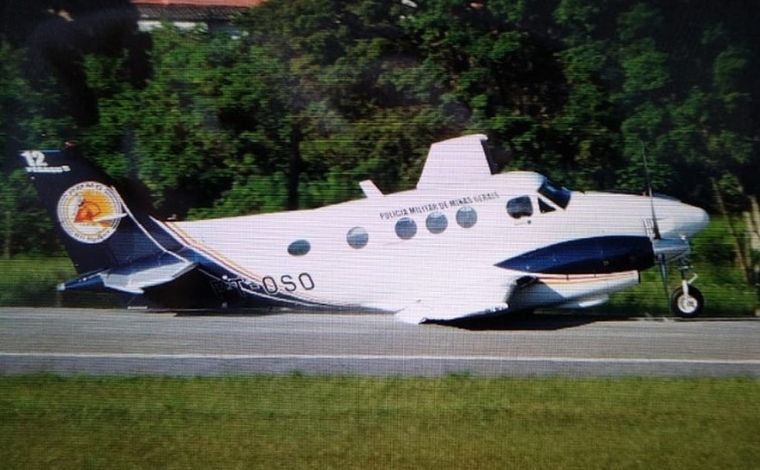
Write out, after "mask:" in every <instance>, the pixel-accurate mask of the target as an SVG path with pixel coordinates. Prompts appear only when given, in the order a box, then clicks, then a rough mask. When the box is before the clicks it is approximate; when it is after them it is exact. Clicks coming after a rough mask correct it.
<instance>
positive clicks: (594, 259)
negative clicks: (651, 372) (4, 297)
mask: <svg viewBox="0 0 760 470" xmlns="http://www.w3.org/2000/svg"><path fill="white" fill-rule="evenodd" d="M486 142H487V137H486V136H485V135H482V134H474V135H465V136H462V137H457V138H453V139H449V140H444V141H441V142H437V143H434V144H432V145H431V147H430V150H429V152H428V155H427V158H426V161H425V164H424V167H423V170H422V174H421V176H420V178H419V181H418V183H417V186H416V188H415V189H412V190H408V191H402V192H398V193H393V194H384V193H382V192H381V191H380V189H379V188H378V187H377V186H376V185H375V184H374V183H372V181H370V180H366V181H362V182H361V183H360V187H361V189H362V191H363V195H364V197H363V198H361V199H357V200H352V201H348V202H343V203H339V204H335V205H331V206H325V207H321V208H317V209H308V210H296V211H288V212H279V213H270V214H257V215H246V216H238V217H227V218H216V219H207V220H188V221H167V220H164V221H162V220H158V219H156V218H154V217H153V216H151V215H150V213H149V210H148V209H147V208H146V207H143V205H141V204H139V203H138V202H137V201H136V200H135V199H134V198H132V197H131V196H130V195H129V194H127V193H126V192H125V191H122V190H120V189H118V188H117V187H116V186H115V185H114V184H113V183H112V181H111V180H110V179H109V178H108V177H107V176H106V174H105V173H104V172H102V171H101V170H99V169H98V168H96V167H95V166H94V165H92V164H91V163H89V162H88V161H87V160H86V159H84V158H82V157H81V156H79V155H78V153H79V152H78V150H77V149H76V148H66V149H64V150H45V151H39V150H27V151H24V152H22V154H21V156H22V158H23V161H24V163H25V166H26V172H27V174H28V176H29V177H30V178H31V180H32V183H33V185H34V186H35V187H36V189H37V191H38V193H39V195H40V198H41V200H42V202H43V204H44V206H45V208H46V210H47V212H48V213H49V214H50V216H51V218H52V219H53V221H54V222H55V224H54V225H55V227H56V230H57V232H58V235H59V237H60V238H61V240H62V241H63V244H64V246H65V248H66V250H67V251H68V254H69V255H70V257H71V259H72V262H73V264H74V266H75V268H76V270H77V273H78V277H76V278H75V279H72V280H69V281H67V282H64V283H62V284H60V285H59V286H58V289H59V290H62V291H96V292H97V291H106V292H116V293H121V294H125V295H127V296H130V298H131V299H132V302H133V303H132V304H131V305H133V306H134V305H143V306H151V307H152V308H155V307H156V306H158V307H163V308H166V309H217V308H219V309H224V308H233V307H257V306H270V307H271V306H279V307H295V308H298V309H304V308H309V309H310V308H314V309H330V310H339V311H346V310H350V311H359V312H364V311H367V312H370V311H371V312H378V311H382V312H390V313H393V314H395V316H396V318H398V319H399V320H401V321H404V322H408V323H423V322H425V321H436V322H437V321H441V322H446V321H451V320H460V319H464V318H470V317H479V316H490V315H503V314H509V313H511V312H518V311H532V310H534V309H536V308H541V307H556V308H570V309H576V308H587V307H592V306H596V305H600V304H603V303H604V302H606V301H607V300H608V299H609V295H610V294H611V293H613V292H616V291H619V290H622V289H626V288H629V287H631V286H634V285H636V284H638V283H639V282H640V273H641V271H643V270H646V269H648V268H651V267H654V266H656V265H657V266H659V267H660V269H661V271H662V274H663V282H664V284H665V286H666V291H667V289H668V287H667V278H666V274H667V272H668V271H667V264H668V263H671V262H674V263H677V264H678V267H679V270H680V271H681V275H682V276H681V277H682V280H681V282H680V285H679V287H678V288H677V289H676V290H675V291H673V293H672V301H671V307H672V310H673V312H674V313H675V314H677V315H679V316H682V317H694V316H697V315H698V314H699V313H700V312H701V311H702V309H703V307H704V298H703V296H702V294H701V293H700V291H699V290H698V289H697V288H696V287H694V286H692V282H693V281H694V280H695V279H696V275H692V276H691V278H689V279H687V272H688V271H689V269H690V268H689V265H688V255H689V252H690V247H689V242H688V239H689V237H691V236H693V235H694V234H696V233H698V232H699V231H701V230H702V229H704V228H705V226H706V225H707V223H708V221H709V218H708V215H707V213H706V212H705V211H704V210H702V209H700V208H698V207H694V206H690V205H687V204H685V203H682V202H680V201H678V200H675V199H673V198H669V197H665V196H659V195H656V194H652V193H651V190H650V191H649V194H648V195H632V194H620V193H611V192H597V191H587V192H585V191H571V190H569V189H567V188H565V187H563V186H560V185H558V184H555V183H554V182H552V181H551V180H550V179H548V178H547V177H545V176H543V175H541V174H538V173H535V172H530V171H510V172H505V173H496V174H494V173H493V172H492V167H493V165H492V162H491V160H490V158H489V156H488V154H487V151H486V147H485V144H486Z"/></svg>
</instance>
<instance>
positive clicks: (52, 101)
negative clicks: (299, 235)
mask: <svg viewBox="0 0 760 470" xmlns="http://www.w3.org/2000/svg"><path fill="white" fill-rule="evenodd" d="M28 3H29V4H31V5H36V6H38V7H39V9H38V10H39V11H40V12H46V13H40V14H38V13H35V12H37V10H34V9H33V8H31V7H28V9H27V10H25V11H24V12H21V11H19V12H18V13H19V16H20V17H23V20H24V21H19V24H22V25H24V30H23V31H21V32H20V31H19V30H18V29H13V28H12V27H11V26H12V24H11V22H8V21H6V22H5V23H4V25H3V26H2V27H3V28H5V30H3V31H2V37H0V41H2V44H0V72H1V73H0V80H1V83H0V146H2V148H3V149H4V152H3V162H2V172H0V227H2V230H0V239H2V240H3V247H4V251H5V254H6V255H10V254H13V253H17V252H29V251H34V250H37V251H43V252H44V251H49V250H50V249H52V248H51V247H53V246H55V245H54V244H53V242H52V241H51V240H50V239H49V236H50V235H49V233H50V232H49V231H48V230H46V227H45V222H41V221H44V220H45V219H44V217H40V214H39V212H38V211H36V210H34V209H32V208H33V207H37V206H36V205H35V204H33V203H32V202H30V197H31V196H30V194H29V191H28V187H27V186H26V185H25V184H24V178H23V175H22V174H20V172H19V171H18V170H13V168H15V165H16V162H15V160H16V157H15V154H16V151H17V150H18V149H20V148H25V147H39V146H56V145H60V143H61V142H63V141H64V140H66V139H73V140H77V141H78V142H79V144H80V146H81V147H82V148H83V150H84V152H85V153H86V154H87V155H89V156H90V157H91V158H93V159H95V160H97V161H98V163H99V164H101V165H102V166H104V167H105V168H106V169H107V171H108V172H109V173H110V174H112V175H113V176H114V177H115V178H117V179H119V180H122V181H124V182H129V183H131V184H132V185H135V184H136V182H137V181H139V182H141V185H142V186H141V187H140V188H138V189H139V190H141V191H143V192H145V193H146V194H147V195H148V196H150V198H151V199H152V200H153V202H154V204H155V205H156V210H157V211H158V213H159V214H160V215H163V216H169V215H176V216H178V217H180V218H182V217H201V216H204V217H205V216H225V215H233V214H241V213H251V212H263V211H273V210H281V209H295V208H308V207H315V206H320V205H323V204H327V203H333V202H338V201H343V200H347V199H351V198H354V197H357V196H358V195H359V191H358V186H357V182H358V181H360V180H362V179H366V178H371V179H373V180H375V181H376V183H377V184H378V186H379V187H380V188H381V189H383V190H384V191H394V190H399V189H406V188H410V187H413V185H414V183H415V182H416V179H417V177H418V175H419V171H420V169H421V164H422V162H423V159H424V155H425V153H426V151H427V148H428V145H429V144H430V143H431V142H433V141H436V140H441V139H443V138H447V137H453V136H458V135H461V134H463V133H469V132H482V133H486V134H488V135H489V137H490V139H491V143H492V145H493V150H494V154H495V155H496V156H497V159H498V161H499V163H500V165H501V166H502V168H506V169H510V168H519V169H531V170H537V171H540V172H543V173H546V174H550V175H551V176H552V177H553V178H555V179H558V180H561V181H563V182H564V183H565V184H566V185H567V186H569V187H574V188H577V189H621V190H631V191H641V190H643V188H644V186H645V184H644V177H643V169H642V165H641V153H642V149H643V148H646V151H647V153H648V157H649V160H650V170H651V172H652V176H653V183H654V186H655V188H656V190H657V191H661V192H663V193H667V194H671V195H674V196H677V197H680V198H682V199H684V200H686V201H688V202H691V203H696V204H698V205H700V206H702V207H706V208H708V209H710V210H711V211H718V210H726V211H729V212H731V211H733V212H738V211H741V210H743V209H744V208H745V207H746V205H747V204H748V201H749V200H750V197H751V196H757V194H758V193H760V178H758V176H757V169H758V167H760V165H758V163H760V127H759V126H757V124H756V123H757V122H758V117H759V116H758V113H759V112H760V111H759V109H758V106H756V105H754V103H756V102H757V100H758V98H760V85H759V83H760V82H758V81H757V80H753V77H757V76H760V73H759V72H760V70H759V67H760V65H758V64H760V61H759V60H758V51H757V50H756V49H754V46H755V44H754V43H752V42H751V39H752V37H753V36H755V35H756V33H755V32H754V28H755V25H754V21H755V18H757V17H760V6H759V5H758V4H757V3H756V2H749V1H748V2H741V1H736V2H723V3H715V2H693V1H686V0H680V1H672V2H655V1H635V0H630V1H599V0H593V1H590V0H556V1H553V2H528V1H521V0H488V1H479V2H477V1H474V2H468V1H462V0H417V1H414V2H410V1H405V2H401V1H370V0H353V1H338V0H289V1H287V2H269V3H267V4H265V5H264V6H262V7H259V8H255V9H252V10H250V11H248V12H246V13H244V14H242V15H241V16H240V17H239V18H237V20H236V23H237V25H238V27H239V28H240V30H241V32H242V34H241V35H239V36H231V35H228V34H212V33H208V32H205V31H203V30H195V31H180V30H177V29H174V28H172V27H170V26H169V25H166V27H164V28H163V29H160V30H157V31H155V32H153V33H151V34H147V33H141V32H139V31H138V29H137V26H136V15H135V14H134V10H133V7H130V6H129V3H128V2H126V1H118V0H112V1H110V2H103V4H107V5H108V7H109V9H108V12H107V13H104V11H105V10H104V9H103V8H104V7H103V6H102V5H99V6H98V7H87V6H83V5H81V4H80V3H82V2H73V1H72V2H57V3H56V5H58V6H57V7H56V8H60V5H64V6H67V3H70V4H71V5H68V7H70V8H69V9H68V10H67V12H66V15H62V14H61V11H56V10H55V9H52V10H50V11H49V12H48V11H47V10H46V8H47V3H51V2H46V1H36V2H28ZM84 3H87V2H84ZM51 5H52V3H51ZM32 10H34V11H32ZM8 11H10V10H9V9H8V8H6V11H5V13H4V14H5V15H6V17H7V16H8V15H10V13H8ZM35 15H37V16H35ZM62 16H69V17H70V19H72V20H73V21H69V20H68V19H66V20H65V21H64V20H62V19H61V18H62ZM50 31H54V32H55V33H56V36H55V37H56V38H61V39H57V40H54V39H51V35H52V33H50ZM44 32H47V33H44ZM717 196H720V197H717ZM41 224H42V225H41Z"/></svg>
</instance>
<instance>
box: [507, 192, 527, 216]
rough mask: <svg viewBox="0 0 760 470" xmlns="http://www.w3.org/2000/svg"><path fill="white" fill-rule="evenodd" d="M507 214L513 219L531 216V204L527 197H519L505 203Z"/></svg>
mask: <svg viewBox="0 0 760 470" xmlns="http://www.w3.org/2000/svg"><path fill="white" fill-rule="evenodd" d="M507 213H508V214H509V215H510V216H511V217H512V218H515V219H519V218H520V217H530V216H531V215H533V204H531V202H530V198H529V197H528V196H520V197H516V198H514V199H510V200H509V201H508V202H507Z"/></svg>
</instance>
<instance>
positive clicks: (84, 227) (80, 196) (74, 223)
mask: <svg viewBox="0 0 760 470" xmlns="http://www.w3.org/2000/svg"><path fill="white" fill-rule="evenodd" d="M125 215H126V214H125V213H124V211H123V210H122V208H121V203H120V202H119V198H118V197H117V195H116V193H115V192H114V191H113V190H112V189H111V188H109V187H108V186H106V185H104V184H102V183H98V182H96V181H84V182H81V183H78V184H76V185H74V186H72V187H70V188H69V189H67V190H66V192H64V193H63V195H61V198H60V199H59V200H58V221H59V222H60V223H61V227H62V228H63V231H64V232H66V233H67V234H68V235H69V236H70V237H71V238H73V239H74V240H77V241H79V242H82V243H100V242H102V241H104V240H106V239H107V238H108V237H110V236H111V235H113V233H114V232H115V231H116V228H117V227H118V226H119V222H120V221H121V219H122V217H124V216H125Z"/></svg>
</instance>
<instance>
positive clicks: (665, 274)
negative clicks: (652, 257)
mask: <svg viewBox="0 0 760 470" xmlns="http://www.w3.org/2000/svg"><path fill="white" fill-rule="evenodd" d="M657 264H659V265H660V277H662V287H663V288H664V289H665V300H666V301H667V302H670V289H668V264H667V263H666V262H665V259H664V257H663V258H660V259H658V260H657Z"/></svg>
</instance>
